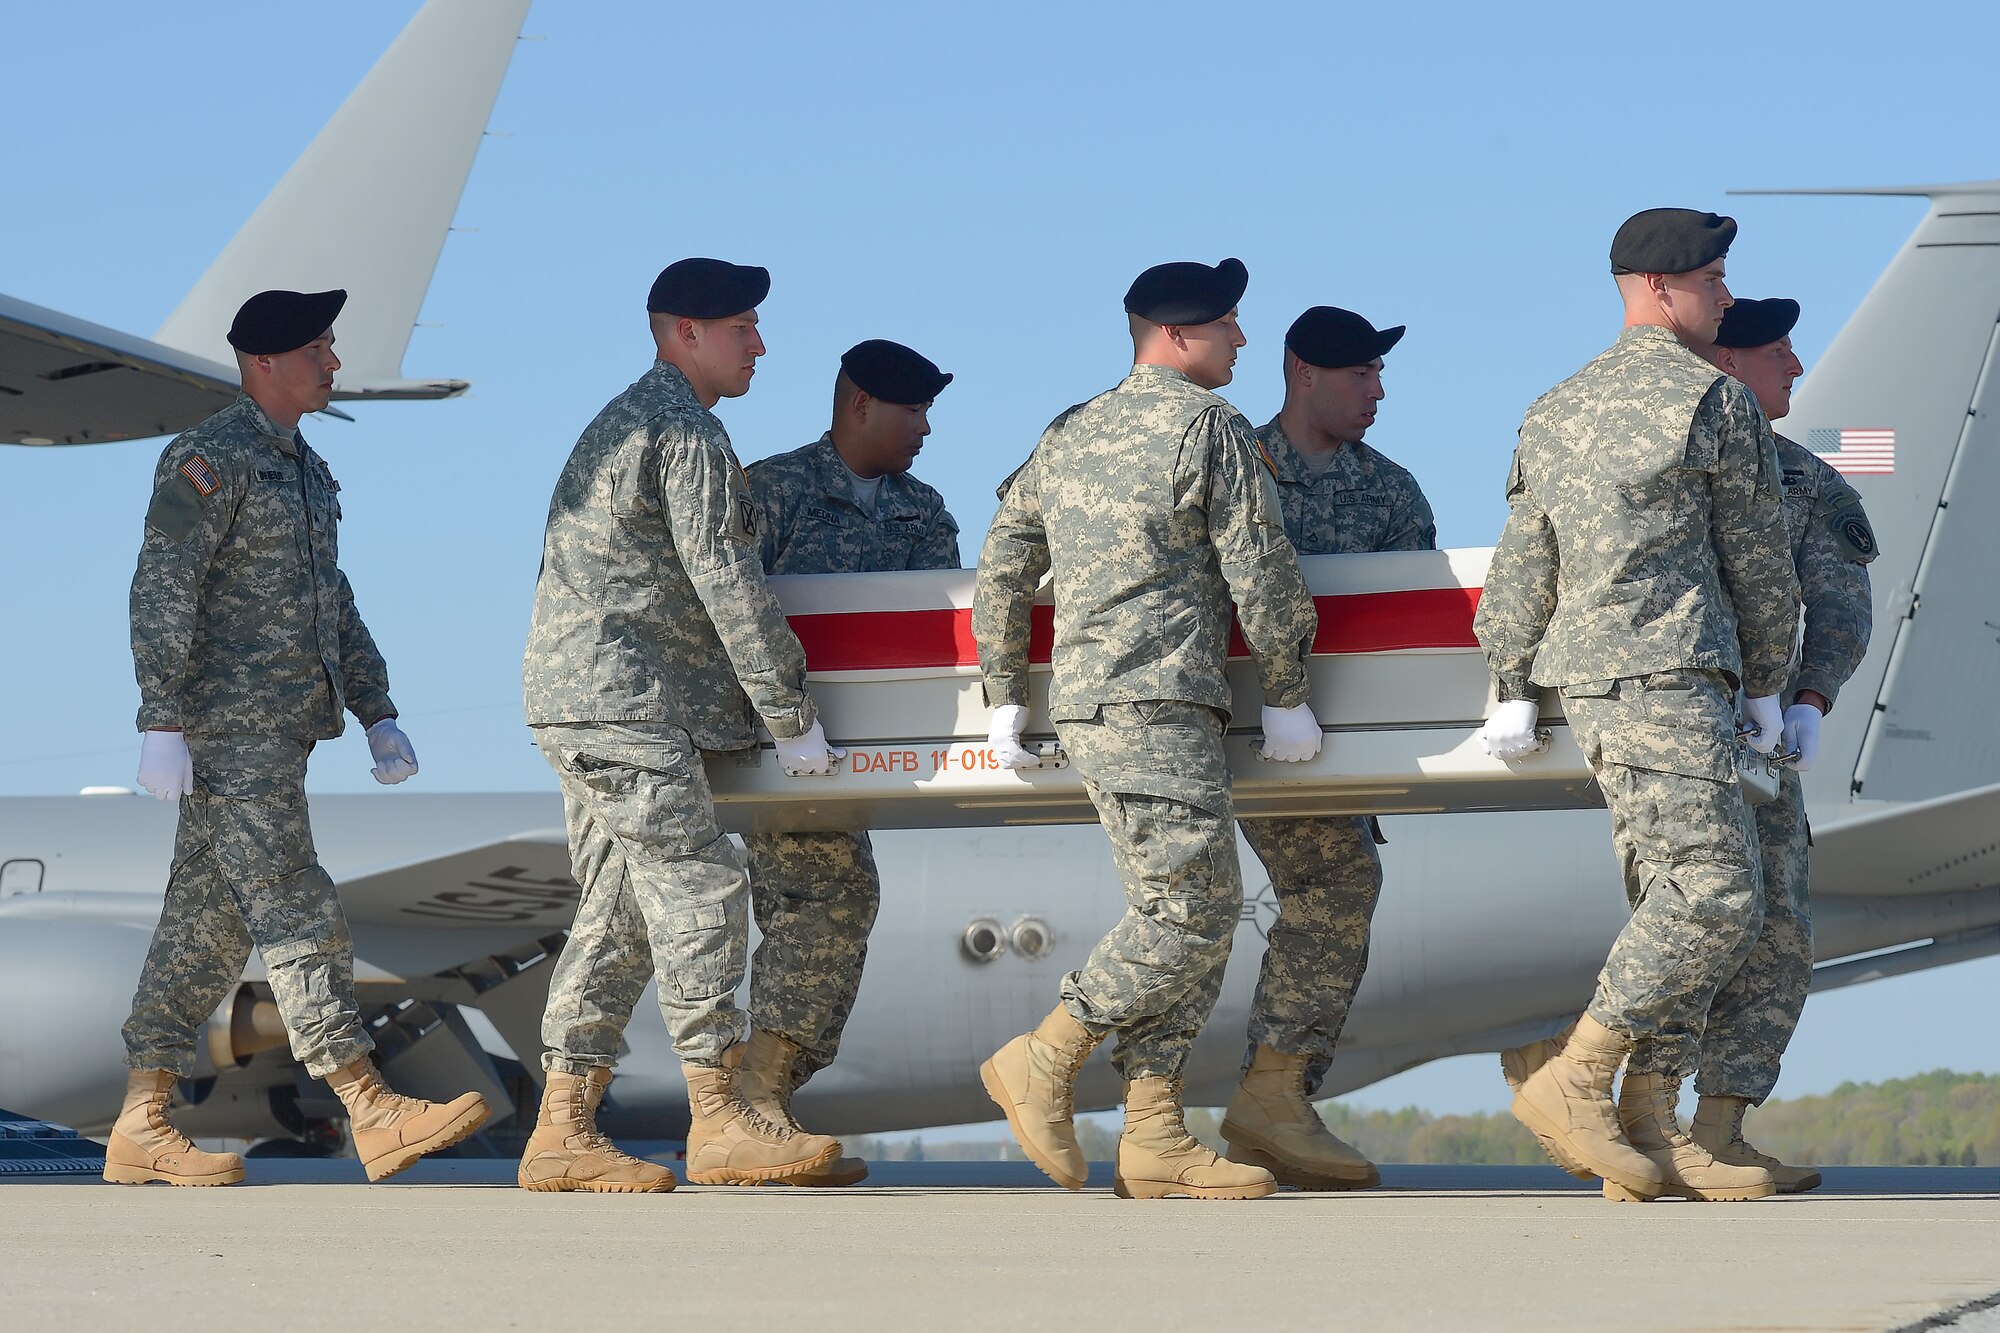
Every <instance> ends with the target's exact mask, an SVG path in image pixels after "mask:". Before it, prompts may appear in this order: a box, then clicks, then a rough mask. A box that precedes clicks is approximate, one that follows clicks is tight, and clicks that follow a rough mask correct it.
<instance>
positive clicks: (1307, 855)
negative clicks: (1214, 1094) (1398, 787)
mask: <svg viewBox="0 0 2000 1333" xmlns="http://www.w3.org/2000/svg"><path fill="white" fill-rule="evenodd" d="M1243 837H1244V839H1245V840H1246V841H1247V842H1248V843H1249V844H1250V847H1251V850H1253V851H1255V852H1256V853H1257V858H1258V859H1259V860H1260V861H1262V862H1263V863H1264V870H1265V872H1266V873H1267V874H1269V875H1270V877H1271V887H1272V889H1274V890H1275V891H1276V892H1277V895H1278V920H1277V924H1275V925H1274V926H1272V927H1271V934H1270V936H1269V938H1268V939H1267V940H1266V941H1265V944H1264V964H1263V967H1262V968H1261V969H1260V970H1259V971H1258V973H1257V991H1256V994H1255V995H1254V996H1253V997H1252V999H1251V1001H1250V1045H1251V1047H1252V1048H1253V1052H1254V1048H1256V1047H1258V1046H1269V1047H1272V1048H1273V1049H1275V1050H1280V1051H1284V1052H1285V1053H1286V1054H1288V1055H1299V1054H1303V1055H1305V1056H1306V1090H1307V1091H1308V1092H1314V1091H1317V1090H1318V1088H1319V1084H1320V1081H1321V1079H1323V1078H1324V1077H1325V1076H1326V1071H1327V1068H1328V1066H1329V1065H1331V1064H1332V1063H1333V1048H1334V1045H1335V1043H1337V1042H1338V1041H1339V1040H1340V1030H1341V1028H1343V1027H1345V1026H1346V1024H1347V1011H1348V1010H1349V1009H1350V1008H1351V1007H1352V1006H1353V1004H1354V990H1355V987H1357V986H1359V985H1360V984H1361V973H1362V971H1363V970H1364V969H1366V968H1367V966H1368V925H1369V922H1370V921H1372V920H1373V919H1374V916H1375V904H1376V902H1377V901H1378V900H1379V899H1380V898H1381V896H1382V857H1381V855H1380V854H1379V853H1378V852H1377V851H1376V850H1375V824H1374V821H1373V820H1370V819H1365V818H1362V819H1356V818H1353V817H1351V816H1347V817H1341V818H1326V819H1246V820H1244V821H1243ZM1246 1067H1247V1065H1246Z"/></svg>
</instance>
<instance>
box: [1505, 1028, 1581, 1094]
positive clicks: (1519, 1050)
mask: <svg viewBox="0 0 2000 1333" xmlns="http://www.w3.org/2000/svg"><path fill="white" fill-rule="evenodd" d="M1575 1031H1576V1024H1574V1023H1571V1024H1569V1025H1568V1026H1566V1027H1564V1028H1563V1030H1562V1031H1560V1032H1558V1033H1556V1035H1555V1036H1553V1037H1543V1038H1542V1039H1541V1040H1540V1041H1530V1042H1525V1043H1523V1044H1522V1045H1519V1046H1511V1047H1509V1048H1508V1049H1506V1050H1504V1051H1502V1052H1500V1077H1502V1078H1504V1079H1506V1080H1507V1087H1508V1090H1509V1091H1512V1092H1519V1091H1520V1090H1521V1085H1522V1084H1523V1083H1526V1082H1527V1081H1528V1075H1530V1074H1532V1073H1534V1072H1535V1071H1536V1070H1537V1069H1540V1068H1541V1067H1542V1066H1543V1065H1545V1064H1547V1063H1548V1062H1549V1061H1551V1060H1553V1059H1555V1058H1556V1057H1557V1056H1558V1055H1561V1054H1562V1048H1563V1047H1565V1046H1567V1045H1568V1044H1569V1037H1570V1034H1571V1033H1572V1032H1575Z"/></svg>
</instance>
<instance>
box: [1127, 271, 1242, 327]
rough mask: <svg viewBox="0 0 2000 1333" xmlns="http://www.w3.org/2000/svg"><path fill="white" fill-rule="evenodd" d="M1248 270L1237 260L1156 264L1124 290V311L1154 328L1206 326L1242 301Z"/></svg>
mask: <svg viewBox="0 0 2000 1333" xmlns="http://www.w3.org/2000/svg"><path fill="white" fill-rule="evenodd" d="M1249 285H1250V270H1249V269H1247V268H1244V267H1243V261H1242V260H1240V259H1225V260H1223V261H1222V262H1221V263H1220V264H1217V265H1216V266H1215V267H1214V268H1210V267H1209V266H1208V265H1206V264H1194V263H1175V264H1155V265H1153V266H1152V267H1151V268H1149V269H1147V270H1146V271H1145V272H1144V273H1141V274H1140V275H1139V276H1138V277H1136V278H1134V279H1133V280H1132V285H1131V286H1130V287H1128V288H1127V289H1126V290H1125V309H1126V311H1127V312H1129V313H1131V314H1134V315H1137V316H1138V317H1139V318H1141V319H1149V320H1151V321H1152V322H1153V323H1155V324H1207V323H1210V322H1211V321H1214V320H1218V319H1221V318H1222V317H1223V316H1224V315H1226V314H1228V313H1229V312H1230V311H1232V310H1234V309H1235V308H1236V303H1237V302H1238V301H1241V300H1242V299H1243V289H1244V288H1245V287H1248V286H1249Z"/></svg>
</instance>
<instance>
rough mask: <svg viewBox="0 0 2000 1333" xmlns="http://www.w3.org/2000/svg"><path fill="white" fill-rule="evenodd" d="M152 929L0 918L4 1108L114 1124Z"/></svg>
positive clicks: (65, 1120) (75, 1122)
mask: <svg viewBox="0 0 2000 1333" xmlns="http://www.w3.org/2000/svg"><path fill="white" fill-rule="evenodd" d="M152 934H153V927H152V923H151V922H143V923H138V922H123V921H114V920H104V919H101V918H100V919H90V918H87V917H86V918H78V917H35V916H16V915H11V914H10V915H9V916H7V917H6V918H5V919H4V920H0V1107H5V1108H6V1109H7V1110H9V1111H15V1112H18V1113H20V1114H22V1115H27V1116H33V1117H34V1118H36V1119H38V1120H53V1121H56V1122H57V1123H59V1124H64V1125H72V1126H75V1127H76V1128H77V1129H80V1130H84V1131H86V1132H89V1131H92V1130H95V1131H98V1132H102V1131H103V1130H106V1129H109V1128H110V1125H111V1121H112V1119H113V1118H114V1117H116V1116H117V1114H118V1105H119V1103H120V1102H121V1101H123V1100H124V1097H125V1043H124V1041H123V1039H122V1038H121V1037H120V1036H119V1028H120V1026H121V1025H122V1024H123V1023H124V1022H125V1016H126V1014H127V1013H128V1012H129V1011H130V1009H131V1004H132V986H133V983H134V982H136V981H137V980H138V977H139V965H140V963H141V962H143V961H144V960H145V956H146V946H147V944H148V943H150V942H151V939H152ZM81 960H87V962H85V963H84V965H83V966H82V967H79V962H80V961H81Z"/></svg>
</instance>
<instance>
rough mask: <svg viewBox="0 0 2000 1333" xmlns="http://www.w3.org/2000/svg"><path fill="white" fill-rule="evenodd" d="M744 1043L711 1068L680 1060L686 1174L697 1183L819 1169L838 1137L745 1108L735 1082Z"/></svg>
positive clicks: (760, 1179) (832, 1154)
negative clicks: (685, 1103)
mask: <svg viewBox="0 0 2000 1333" xmlns="http://www.w3.org/2000/svg"><path fill="white" fill-rule="evenodd" d="M743 1054H744V1047H743V1043H742V1042H737V1043H736V1044H735V1045H734V1046H731V1047H730V1048H729V1049H728V1050H726V1051H724V1052H723V1053H722V1063H721V1064H720V1065H717V1066H715V1067H713V1068H710V1067H707V1066H704V1065H685V1066H683V1067H682V1072H683V1073H684V1074H685V1075H686V1077H687V1085H688V1109H689V1112H690V1115H691V1119H690V1120H689V1123H688V1137H687V1177H688V1179H689V1180H691V1181H693V1182H694V1183H695V1184H697V1185H761V1184H763V1183H764V1182H765V1181H767V1180H768V1181H787V1180H790V1179H792V1178H793V1177H795V1176H809V1175H812V1174H813V1173H815V1172H818V1171H823V1170H825V1169H826V1168H827V1167H828V1166H829V1165H831V1164H832V1163H833V1160H834V1159H835V1158H836V1157H839V1156H840V1140H839V1139H833V1138H828V1137H827V1136H826V1135H824V1134H807V1133H804V1132H802V1131H800V1130H796V1129H793V1128H792V1127H791V1126H790V1125H782V1124H776V1123H773V1122H772V1121H770V1120H767V1119H765V1118H764V1117H763V1116H762V1115H760V1114H758V1113H757V1112H756V1111H755V1110H753V1109H751V1107H750V1105H749V1103H748V1102H746V1101H744V1100H743V1091H742V1088H741V1087H740V1086H739V1085H738V1078H739V1077H740V1076H739V1074H738V1070H739V1069H740V1068H741V1066H742V1064H743Z"/></svg>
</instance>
